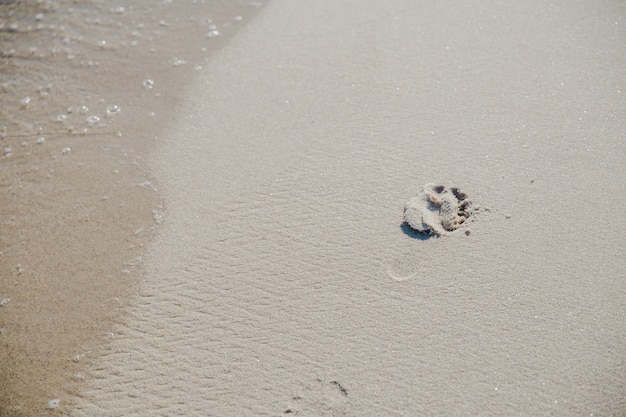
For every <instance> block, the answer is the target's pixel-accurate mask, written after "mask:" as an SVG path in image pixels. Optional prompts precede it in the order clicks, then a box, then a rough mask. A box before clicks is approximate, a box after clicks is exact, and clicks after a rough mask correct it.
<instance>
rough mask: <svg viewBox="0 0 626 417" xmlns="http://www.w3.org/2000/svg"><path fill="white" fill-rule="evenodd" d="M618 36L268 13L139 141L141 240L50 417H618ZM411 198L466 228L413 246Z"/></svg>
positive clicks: (509, 18)
mask: <svg viewBox="0 0 626 417" xmlns="http://www.w3.org/2000/svg"><path fill="white" fill-rule="evenodd" d="M624 16H625V14H624V8H623V5H622V4H621V3H619V2H616V1H606V2H596V3H594V4H593V5H591V4H589V3H585V2H565V1H557V2H551V3H549V4H548V3H545V2H541V1H535V0H531V1H528V2H522V3H519V2H513V1H504V2H503V1H495V0H487V1H471V2H465V3H463V4H458V3H452V2H430V1H424V2H417V3H416V2H409V1H402V0H391V1H385V2H383V1H381V0H368V1H355V0H349V1H345V2H332V1H330V0H320V1H316V2H291V1H288V0H272V1H271V2H269V3H268V4H267V5H265V6H264V7H263V9H262V10H261V12H260V13H259V14H258V15H257V16H256V17H255V18H254V19H253V20H252V21H251V22H250V23H249V24H248V25H246V26H245V27H244V28H243V29H241V30H240V31H239V32H238V33H237V34H236V36H234V37H233V38H232V39H231V40H230V42H229V43H228V44H227V45H226V46H225V47H224V48H222V49H220V50H219V51H217V52H216V53H214V54H212V55H211V57H210V58H209V60H208V61H207V63H206V65H204V66H203V68H202V69H200V70H198V71H196V72H195V73H194V75H193V77H192V76H190V81H189V84H187V85H186V86H182V87H181V88H180V90H181V91H182V92H183V93H182V94H181V93H180V92H178V94H180V95H174V97H183V99H181V100H180V101H179V102H175V103H174V104H173V105H172V106H171V107H170V108H169V109H170V111H168V112H167V113H165V114H163V117H160V116H159V117H158V119H159V121H160V122H161V123H162V124H161V125H159V126H158V133H155V135H154V137H153V141H151V142H150V143H151V144H153V145H154V146H155V148H154V150H153V151H151V152H150V153H149V156H148V157H147V158H146V159H145V160H143V159H142V161H141V162H140V163H139V166H141V167H145V168H146V173H147V174H146V175H147V176H148V177H149V181H150V183H151V184H154V185H155V188H156V190H157V192H156V193H155V197H154V198H155V199H156V200H155V202H156V203H155V204H157V203H158V204H161V206H160V207H159V211H158V214H159V216H162V217H160V220H162V222H161V223H160V225H159V226H158V227H157V228H156V229H154V230H155V232H156V233H155V238H154V240H153V241H151V242H150V243H149V244H148V245H147V246H146V248H145V250H141V251H140V252H141V256H142V262H141V271H138V272H137V274H140V276H141V277H142V279H141V281H140V282H139V283H137V284H136V286H130V285H129V286H127V287H126V288H132V289H133V291H131V292H130V295H129V296H127V297H126V298H124V300H122V302H121V303H120V304H121V305H122V307H121V308H123V312H124V319H123V320H120V321H117V322H115V321H108V323H117V324H116V325H115V326H114V327H113V328H112V329H111V330H110V332H111V333H113V335H114V337H111V338H109V339H108V343H106V344H100V345H98V346H100V347H99V350H98V352H97V354H96V355H94V357H93V359H92V360H90V362H89V364H88V366H86V367H85V369H84V370H83V371H82V372H84V375H85V382H84V385H81V386H80V387H79V388H80V389H79V390H77V392H76V394H75V395H73V394H74V392H72V393H71V394H72V395H69V394H68V396H67V397H68V399H67V401H66V402H67V404H68V405H66V406H65V408H62V409H60V411H59V412H62V413H67V414H71V415H75V416H111V415H119V416H122V415H124V416H129V415H137V416H139V415H141V416H143V415H145V416H154V415H187V416H192V415H212V416H231V415H232V416H234V415H250V416H264V415H272V416H276V415H285V416H287V415H298V416H362V415H375V416H413V415H432V416H438V415H445V416H449V415H455V416H474V415H491V416H500V415H512V416H535V415H551V416H571V415H594V416H624V415H626V399H625V397H624V395H623V393H624V392H626V349H625V347H626V317H625V315H624V311H626V297H624V294H625V293H626V278H625V277H624V270H625V266H626V265H625V264H626V262H625V261H624V257H623V255H622V253H623V251H624V248H625V240H624V230H625V226H626V220H624V217H623V216H622V215H621V211H623V210H621V208H622V207H623V202H622V201H621V199H620V198H621V197H620V195H621V194H623V185H624V180H625V178H626V176H625V174H626V172H625V169H624V159H625V158H624V157H625V156H626V153H625V145H624V133H623V132H624V127H623V123H622V120H623V117H624V88H625V87H626V86H625V84H626V75H625V74H624V72H623V68H625V67H626V54H625V53H624V52H626V51H625V50H624V49H625V46H624V45H625V43H624V38H625V35H626V19H624ZM144 125H145V124H139V126H144ZM427 184H435V185H442V186H445V187H457V188H458V189H460V190H462V192H463V193H465V194H466V195H467V198H468V199H469V200H471V202H472V207H473V208H475V209H477V210H475V211H474V213H473V214H472V215H471V216H470V217H469V218H468V220H467V222H466V224H463V225H462V227H461V228H459V229H457V230H454V231H450V232H449V233H447V234H446V236H442V237H435V236H430V235H427V234H426V235H425V234H418V233H414V232H413V231H412V230H411V229H410V228H409V227H407V226H406V225H403V215H404V213H403V209H404V207H405V203H407V202H408V201H411V199H412V198H413V197H415V196H416V195H417V194H418V193H419V192H420V191H421V190H422V189H423V187H424V186H425V185H427ZM450 189H451V188H450ZM429 198H434V197H429ZM468 232H469V233H468ZM77 239H78V237H77ZM70 241H72V242H74V239H70ZM3 256H4V255H3ZM12 262H13V263H15V262H17V261H15V260H12ZM14 301H15V299H13V298H12V300H11V302H10V303H9V304H7V305H6V306H3V307H0V308H5V307H12V306H13V304H14ZM16 304H17V303H16ZM126 306H127V307H126ZM12 308H13V307H12ZM7 311H8V310H7ZM76 311H77V312H75V313H74V314H76V315H80V314H81V312H82V311H84V309H83V310H76ZM103 311H105V310H103ZM2 314H4V310H3V312H2ZM72 331H73V330H72ZM103 334H104V333H103ZM5 336H6V334H4V335H2V336H1V337H5ZM81 352H82V351H81ZM77 353H80V352H77ZM70 357H71V356H70Z"/></svg>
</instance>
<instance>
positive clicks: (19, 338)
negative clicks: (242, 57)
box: [0, 0, 257, 416]
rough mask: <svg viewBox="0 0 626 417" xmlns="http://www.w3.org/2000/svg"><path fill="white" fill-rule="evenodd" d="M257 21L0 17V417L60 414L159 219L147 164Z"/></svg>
mask: <svg viewBox="0 0 626 417" xmlns="http://www.w3.org/2000/svg"><path fill="white" fill-rule="evenodd" d="M256 11H257V7H256V6H255V5H252V4H250V3H249V2H235V3H233V2H228V3H226V2H212V3H211V4H209V5H207V4H197V3H195V4H194V3H192V2H184V3H177V4H170V3H168V2H162V3H157V2H152V1H135V2H133V3H132V4H128V3H125V4H123V5H114V4H111V2H108V1H98V0H94V1H89V2H81V3H80V4H76V3H73V2H67V1H54V0H51V1H45V2H37V3H35V2H8V3H7V2H4V3H3V4H2V5H0V15H1V19H0V24H1V25H2V26H1V27H0V36H1V38H0V40H1V46H0V50H1V51H2V53H1V56H0V59H1V65H2V67H1V73H2V76H1V82H2V83H1V88H2V90H1V92H2V94H1V95H0V102H1V106H0V167H1V170H0V201H1V202H0V271H1V273H0V300H3V302H2V305H0V415H2V416H4V415H7V416H9V415H10V416H35V415H54V414H57V415H67V414H68V413H69V410H71V409H72V407H73V406H72V403H73V402H75V398H76V397H77V395H79V393H80V391H81V389H82V388H83V386H84V384H85V381H86V379H88V377H87V374H88V370H89V368H90V366H92V362H93V361H94V360H96V359H97V358H98V357H99V355H100V354H101V353H102V349H104V348H106V346H107V344H108V343H110V342H111V341H112V340H114V339H115V337H116V334H115V330H114V326H115V323H117V322H119V321H120V320H123V317H124V315H125V311H126V307H127V305H128V304H129V303H132V302H133V300H134V297H135V294H136V293H137V291H138V290H137V282H138V281H137V280H138V278H139V277H141V276H142V254H143V252H144V249H145V244H146V243H147V242H149V241H150V240H151V239H152V237H153V235H154V231H155V227H157V226H158V224H159V223H160V222H161V221H162V214H163V206H162V198H161V197H160V196H159V194H158V193H157V190H158V183H157V182H156V181H155V179H154V178H153V176H152V175H151V174H150V173H149V165H148V163H147V161H148V159H149V158H148V154H149V153H150V151H151V149H153V148H154V146H155V144H156V143H160V142H159V140H160V132H161V131H162V129H163V128H164V127H165V126H167V124H168V123H170V121H171V117H173V114H174V112H175V109H176V108H177V107H178V105H179V103H180V102H181V101H182V99H183V97H184V96H185V88H186V86H188V84H189V82H190V81H191V80H192V79H193V77H194V74H195V73H196V72H198V71H200V70H201V69H202V68H203V66H204V65H206V59H207V57H208V56H209V55H210V54H211V53H213V52H214V51H216V50H218V49H220V48H221V47H223V46H224V45H225V44H226V43H227V41H228V39H229V38H230V37H231V36H232V35H233V34H234V33H236V32H237V30H239V28H240V27H242V26H244V25H245V23H246V22H247V21H248V20H249V19H250V18H251V17H252V16H253V15H254V14H255V13H256ZM212 25H215V26H216V27H215V28H213V27H212ZM215 30H217V31H218V32H219V36H214V35H215V33H213V34H212V35H211V36H210V37H209V36H208V35H209V32H211V31H215ZM55 399H59V400H60V406H59V407H58V408H57V409H48V408H47V407H48V403H49V401H50V400H55Z"/></svg>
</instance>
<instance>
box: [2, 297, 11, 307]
mask: <svg viewBox="0 0 626 417" xmlns="http://www.w3.org/2000/svg"><path fill="white" fill-rule="evenodd" d="M10 302H11V298H10V297H6V298H3V299H2V300H0V306H3V305H7V304H9V303H10Z"/></svg>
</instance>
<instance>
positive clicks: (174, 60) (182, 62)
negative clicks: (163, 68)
mask: <svg viewBox="0 0 626 417" xmlns="http://www.w3.org/2000/svg"><path fill="white" fill-rule="evenodd" d="M186 63H187V61H185V60H183V59H178V58H172V59H170V64H172V65H174V66H175V67H177V66H179V65H185V64H186Z"/></svg>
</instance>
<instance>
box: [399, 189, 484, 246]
mask: <svg viewBox="0 0 626 417" xmlns="http://www.w3.org/2000/svg"><path fill="white" fill-rule="evenodd" d="M471 206H472V203H471V201H470V200H469V199H468V198H467V195H466V194H465V193H463V192H461V191H460V190H459V189H458V188H456V187H446V186H443V185H435V184H427V185H425V186H424V187H423V188H422V190H421V191H420V192H419V193H418V194H417V195H416V196H415V197H413V198H412V199H410V200H409V201H408V202H407V203H406V205H405V206H404V223H406V224H408V225H409V226H410V227H411V229H413V230H414V231H416V232H419V233H424V234H426V233H428V234H431V235H436V236H447V235H448V234H449V233H450V232H453V231H455V230H457V229H458V228H460V227H461V226H462V225H463V224H465V222H466V221H467V219H468V218H469V216H470V215H471V214H472V210H471Z"/></svg>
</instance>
